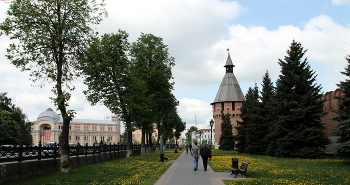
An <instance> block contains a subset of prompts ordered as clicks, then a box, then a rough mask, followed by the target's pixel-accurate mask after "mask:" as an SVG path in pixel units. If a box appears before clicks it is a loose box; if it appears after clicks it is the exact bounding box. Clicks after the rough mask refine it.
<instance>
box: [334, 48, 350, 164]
mask: <svg viewBox="0 0 350 185" xmlns="http://www.w3.org/2000/svg"><path fill="white" fill-rule="evenodd" d="M346 60H347V61H348V66H347V67H346V68H345V71H344V72H341V74H343V75H345V76H346V77H347V79H345V81H341V82H340V83H339V84H337V86H338V87H339V90H340V92H342V93H343V95H342V96H337V97H335V98H336V99H338V100H339V102H338V109H337V110H335V111H334V112H335V113H337V114H338V115H339V116H336V117H333V118H332V119H333V120H336V121H339V122H340V124H339V125H337V126H336V127H335V129H333V133H334V134H335V135H336V136H338V137H339V138H338V140H337V143H339V145H338V146H337V153H336V155H337V156H339V157H341V158H344V159H349V157H350V79H349V77H350V55H348V56H347V57H346Z"/></svg>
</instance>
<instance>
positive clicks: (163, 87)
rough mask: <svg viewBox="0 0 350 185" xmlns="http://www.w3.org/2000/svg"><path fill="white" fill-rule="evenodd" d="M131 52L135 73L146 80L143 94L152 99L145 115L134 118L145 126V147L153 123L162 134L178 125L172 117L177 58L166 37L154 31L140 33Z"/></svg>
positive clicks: (174, 104)
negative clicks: (174, 72)
mask: <svg viewBox="0 0 350 185" xmlns="http://www.w3.org/2000/svg"><path fill="white" fill-rule="evenodd" d="M130 56H131V62H132V64H133V65H132V70H133V74H135V76H137V79H139V80H140V81H143V83H144V84H146V91H145V94H144V95H143V96H144V97H147V99H148V100H151V103H147V104H145V106H147V105H148V108H146V109H145V110H146V111H147V113H146V115H142V119H138V120H135V125H136V127H138V128H141V130H142V139H141V147H144V143H145V139H144V138H145V137H144V136H145V134H146V133H145V131H147V130H149V129H150V128H152V124H153V123H157V128H158V129H159V133H160V134H159V136H160V135H161V134H170V133H172V129H173V128H174V126H175V125H174V124H173V123H174V122H173V121H171V119H173V114H174V109H175V107H176V106H177V105H178V101H177V100H176V98H175V96H174V95H173V94H172V93H171V91H172V90H173V84H174V83H171V82H170V80H171V79H173V76H172V71H171V68H172V67H173V66H174V65H175V62H174V58H173V57H171V56H170V55H169V52H168V47H167V45H165V44H164V43H163V39H162V38H160V37H156V36H154V35H152V34H144V33H141V35H140V37H139V38H138V40H137V41H136V42H134V43H132V46H131V48H130ZM175 110H176V109H175ZM161 122H162V125H160V123H161ZM175 123H176V122H175ZM164 138H167V136H166V135H165V137H164Z"/></svg>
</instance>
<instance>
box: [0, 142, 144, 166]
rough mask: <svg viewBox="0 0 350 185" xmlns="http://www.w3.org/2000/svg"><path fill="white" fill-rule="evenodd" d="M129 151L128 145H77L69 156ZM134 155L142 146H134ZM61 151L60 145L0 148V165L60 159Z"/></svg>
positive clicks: (70, 148) (70, 151)
mask: <svg viewBox="0 0 350 185" xmlns="http://www.w3.org/2000/svg"><path fill="white" fill-rule="evenodd" d="M126 149H127V144H101V145H100V144H97V145H94V146H88V145H79V144H77V145H75V146H69V154H70V155H71V156H80V155H85V156H87V155H95V154H99V153H101V152H119V151H125V150H126ZM132 150H133V153H134V152H135V153H140V151H141V145H140V144H133V145H132ZM59 157H60V151H59V147H58V145H54V146H52V147H48V146H41V144H40V143H39V145H38V146H35V147H34V146H23V145H19V146H17V147H0V163H3V162H14V161H17V162H22V161H25V160H41V159H47V158H53V159H56V158H59Z"/></svg>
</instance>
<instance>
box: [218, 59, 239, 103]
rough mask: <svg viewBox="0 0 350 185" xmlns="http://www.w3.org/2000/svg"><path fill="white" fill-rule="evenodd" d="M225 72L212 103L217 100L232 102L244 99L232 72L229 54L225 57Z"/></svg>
mask: <svg viewBox="0 0 350 185" xmlns="http://www.w3.org/2000/svg"><path fill="white" fill-rule="evenodd" d="M224 67H225V68H226V73H225V76H224V78H223V79H222V82H221V85H220V88H219V91H218V93H217V94H216V97H215V100H214V102H213V103H218V102H233V101H244V100H245V98H244V95H243V93H242V90H241V87H240V86H239V84H238V81H237V79H236V77H235V75H234V74H233V67H234V65H233V63H232V60H231V57H230V54H229V55H228V57H227V60H226V65H225V66H224Z"/></svg>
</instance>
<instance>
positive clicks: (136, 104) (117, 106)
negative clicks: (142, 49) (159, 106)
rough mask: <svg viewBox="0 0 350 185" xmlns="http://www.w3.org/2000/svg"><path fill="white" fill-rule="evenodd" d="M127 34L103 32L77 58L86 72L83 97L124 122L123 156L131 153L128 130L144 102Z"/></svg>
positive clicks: (140, 113) (143, 92)
mask: <svg viewBox="0 0 350 185" xmlns="http://www.w3.org/2000/svg"><path fill="white" fill-rule="evenodd" d="M128 36H129V35H128V34H127V33H126V32H125V31H122V30H119V31H118V32H117V33H112V34H104V35H102V36H101V39H95V40H94V42H92V43H91V44H90V47H89V48H88V49H87V50H86V52H85V53H86V54H85V56H84V58H81V69H82V71H83V73H84V75H85V76H86V78H85V80H84V83H85V84H86V85H87V86H88V90H86V91H84V93H85V95H86V96H87V99H88V100H89V101H90V102H91V103H92V105H95V104H96V103H98V102H102V103H103V104H104V105H105V106H106V107H107V108H108V109H109V110H110V111H111V112H112V113H114V114H116V115H119V116H120V117H121V119H122V120H123V121H124V123H125V131H126V132H127V133H128V134H127V136H128V137H127V142H128V149H127V156H128V157H129V156H131V155H132V132H133V131H134V130H135V125H134V123H135V121H136V120H140V119H143V117H142V116H144V115H146V113H145V111H147V108H148V105H147V104H148V103H151V102H149V101H147V97H146V96H144V94H145V90H146V84H145V83H143V81H142V80H139V79H138V78H137V76H136V75H134V74H133V73H132V72H133V71H132V70H131V68H132V66H131V63H130V61H129V59H128V56H127V52H128V51H129V47H130V44H129V42H128V40H127V39H128Z"/></svg>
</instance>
